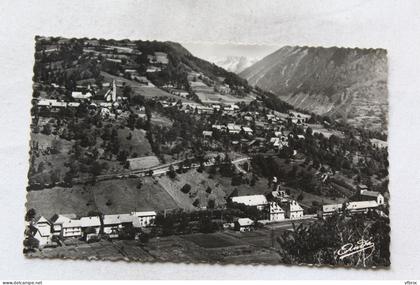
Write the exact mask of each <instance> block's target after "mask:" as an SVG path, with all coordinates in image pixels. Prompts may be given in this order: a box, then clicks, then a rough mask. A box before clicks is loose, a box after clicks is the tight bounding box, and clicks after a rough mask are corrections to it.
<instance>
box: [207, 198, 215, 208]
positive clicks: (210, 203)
mask: <svg viewBox="0 0 420 285" xmlns="http://www.w3.org/2000/svg"><path fill="white" fill-rule="evenodd" d="M215 206H216V201H215V200H214V199H209V200H208V201H207V208H209V209H214V207H215Z"/></svg>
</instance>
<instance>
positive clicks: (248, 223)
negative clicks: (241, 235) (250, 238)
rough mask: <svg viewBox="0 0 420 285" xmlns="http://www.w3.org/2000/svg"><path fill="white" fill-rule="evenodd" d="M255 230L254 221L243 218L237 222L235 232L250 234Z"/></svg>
mask: <svg viewBox="0 0 420 285" xmlns="http://www.w3.org/2000/svg"><path fill="white" fill-rule="evenodd" d="M253 228H254V221H253V220H251V219H250V218H241V219H238V220H237V221H236V222H235V230H237V231H240V232H249V231H251V230H252V229H253Z"/></svg>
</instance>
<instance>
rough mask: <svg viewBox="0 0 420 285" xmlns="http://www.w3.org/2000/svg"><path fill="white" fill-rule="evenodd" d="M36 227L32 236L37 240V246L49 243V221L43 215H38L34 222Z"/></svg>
mask: <svg viewBox="0 0 420 285" xmlns="http://www.w3.org/2000/svg"><path fill="white" fill-rule="evenodd" d="M33 226H34V228H35V229H36V232H35V235H34V238H36V239H37V240H38V241H39V246H44V245H47V244H50V243H51V236H52V235H51V223H50V222H49V221H48V220H47V219H46V218H44V217H42V216H41V217H40V218H39V219H38V220H37V221H36V222H35V223H34V225H33Z"/></svg>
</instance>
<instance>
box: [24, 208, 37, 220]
mask: <svg viewBox="0 0 420 285" xmlns="http://www.w3.org/2000/svg"><path fill="white" fill-rule="evenodd" d="M35 215H36V211H35V209H34V208H30V209H29V210H28V211H27V212H26V215H25V221H27V222H29V221H32V220H33V219H34V218H35Z"/></svg>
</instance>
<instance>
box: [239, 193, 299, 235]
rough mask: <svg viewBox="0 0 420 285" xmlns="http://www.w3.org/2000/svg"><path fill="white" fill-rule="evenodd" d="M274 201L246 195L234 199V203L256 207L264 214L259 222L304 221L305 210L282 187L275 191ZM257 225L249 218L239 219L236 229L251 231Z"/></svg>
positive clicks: (259, 196)
mask: <svg viewBox="0 0 420 285" xmlns="http://www.w3.org/2000/svg"><path fill="white" fill-rule="evenodd" d="M271 194H272V197H273V198H274V199H273V201H268V200H267V198H266V196H264V195H246V196H237V197H232V198H231V201H232V202H233V203H238V204H244V205H246V206H250V207H256V208H257V209H258V210H259V211H260V212H261V214H262V217H263V219H262V220H260V221H259V222H263V223H270V222H279V221H284V220H294V219H302V218H304V215H303V208H302V207H301V206H300V205H299V203H298V202H296V201H295V200H293V199H291V198H290V197H289V196H288V195H287V194H286V193H285V192H284V191H283V190H280V187H279V186H278V185H277V189H276V190H275V191H273V192H272V193H271ZM254 226H255V223H254V221H252V220H251V219H249V218H240V219H237V220H236V221H235V223H234V228H235V229H236V230H238V231H241V232H244V231H250V230H252V229H253V228H254Z"/></svg>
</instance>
